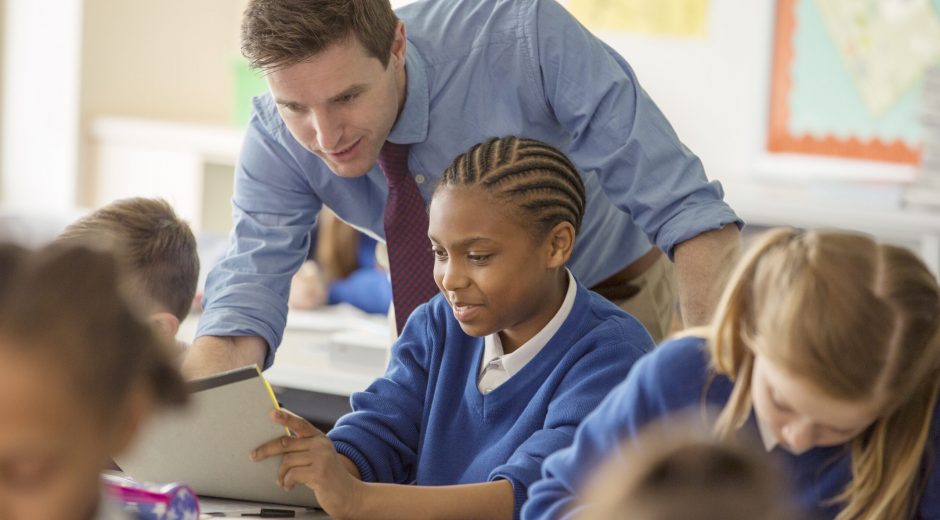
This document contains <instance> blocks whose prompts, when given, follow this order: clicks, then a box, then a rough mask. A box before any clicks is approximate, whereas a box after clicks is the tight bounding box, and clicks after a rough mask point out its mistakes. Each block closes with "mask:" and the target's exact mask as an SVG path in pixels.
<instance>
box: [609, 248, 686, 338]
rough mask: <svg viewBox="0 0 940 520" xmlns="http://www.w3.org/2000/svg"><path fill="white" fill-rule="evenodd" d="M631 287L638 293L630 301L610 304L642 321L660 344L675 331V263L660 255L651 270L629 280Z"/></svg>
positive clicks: (676, 290) (677, 289) (677, 300)
mask: <svg viewBox="0 0 940 520" xmlns="http://www.w3.org/2000/svg"><path fill="white" fill-rule="evenodd" d="M630 285H632V286H634V287H636V288H638V289H639V291H638V292H637V293H636V294H634V295H632V296H630V297H628V298H625V299H622V300H611V301H612V302H613V303H614V304H616V305H617V306H618V307H620V308H621V309H623V310H625V311H627V312H628V313H630V314H631V315H633V317H635V318H636V319H637V320H639V321H640V323H642V324H643V326H644V327H646V330H647V331H649V333H650V336H652V337H653V342H654V343H656V344H659V342H661V341H662V340H663V339H665V338H666V336H668V335H669V333H670V332H671V331H672V324H673V318H674V317H675V314H676V304H677V303H678V302H679V288H678V285H677V284H676V272H675V268H674V267H673V265H672V262H670V261H669V258H667V257H666V255H660V257H659V259H658V260H657V261H656V263H654V264H653V265H652V266H650V268H649V269H647V270H646V271H645V272H644V273H643V274H641V275H640V276H638V277H636V278H634V279H632V280H630Z"/></svg>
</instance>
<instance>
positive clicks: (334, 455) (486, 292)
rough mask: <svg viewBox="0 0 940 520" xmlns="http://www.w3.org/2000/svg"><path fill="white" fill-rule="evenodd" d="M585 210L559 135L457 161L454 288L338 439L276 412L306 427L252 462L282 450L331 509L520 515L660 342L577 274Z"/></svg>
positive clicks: (439, 199) (435, 202) (412, 334)
mask: <svg viewBox="0 0 940 520" xmlns="http://www.w3.org/2000/svg"><path fill="white" fill-rule="evenodd" d="M584 205H585V190H584V185H583V184H582V182H581V176H580V175H579V173H578V171H577V170H576V169H575V168H574V167H573V166H572V164H571V162H570V161H569V160H568V159H567V158H566V157H565V155H564V154H562V153H561V152H559V151H558V150H557V149H555V148H553V147H551V146H549V145H547V144H545V143H542V142H539V141H535V140H531V139H523V138H518V137H504V138H500V139H491V140H489V141H487V142H485V143H481V144H478V145H476V146H474V147H472V148H471V149H470V150H468V151H467V152H466V153H463V154H461V155H460V156H458V157H457V158H456V159H455V160H454V161H453V163H452V164H451V166H450V167H449V168H447V170H446V171H445V172H444V174H443V176H442V178H441V180H440V183H439V184H438V186H437V188H436V190H435V192H434V195H433V197H432V200H431V206H430V210H429V211H430V215H429V220H430V229H429V231H428V236H429V238H430V243H429V254H433V255H434V278H435V281H436V283H437V286H438V287H439V288H440V294H438V295H437V296H436V297H434V298H433V299H432V300H431V301H430V302H428V303H426V304H424V305H422V306H421V307H418V309H417V310H416V311H415V312H414V313H413V314H412V315H411V317H410V318H409V320H408V323H407V325H406V326H405V328H404V330H403V332H402V335H401V337H400V338H399V339H398V341H397V342H396V343H395V345H394V346H393V348H392V359H391V361H390V363H389V367H388V370H387V372H386V374H385V376H384V377H382V378H380V379H378V380H376V381H375V382H374V383H373V384H372V385H371V386H370V387H369V388H368V389H366V390H365V391H364V392H360V393H356V394H354V395H353V396H352V406H353V412H352V413H350V414H349V415H347V416H345V417H343V418H341V419H340V420H339V422H338V423H337V424H336V427H335V428H334V429H333V430H332V431H330V432H329V434H328V435H324V434H323V433H321V432H319V431H317V430H316V429H315V428H314V427H313V426H311V425H310V424H309V423H307V422H306V421H303V420H302V419H300V418H298V417H296V416H294V415H292V414H289V413H281V414H277V413H276V412H275V418H274V420H275V421H276V422H278V423H280V424H283V425H285V426H287V427H288V428H290V429H291V430H293V431H294V432H295V433H296V434H297V436H296V437H282V438H278V439H274V440H272V441H271V442H269V443H267V444H265V445H263V446H260V447H259V448H258V449H256V450H255V451H254V452H253V453H252V458H254V459H256V460H260V459H263V458H266V457H270V456H277V455H283V458H282V463H281V468H280V472H279V474H278V475H277V476H276V478H277V479H278V482H279V483H280V484H281V485H283V486H285V487H288V488H292V487H293V486H295V485H305V486H308V487H309V488H310V489H311V490H313V491H314V492H315V493H316V495H317V498H318V500H319V503H320V505H321V506H322V507H323V508H324V509H326V511H327V512H328V513H329V514H330V515H331V516H332V517H333V518H382V519H394V518H407V519H416V518H451V519H460V518H493V519H498V518H505V519H509V518H518V516H519V511H520V509H521V507H522V505H523V504H524V503H525V501H526V498H527V496H528V488H529V485H530V484H531V483H532V482H534V480H535V479H537V478H538V476H539V471H540V467H541V464H542V460H543V459H544V458H545V457H547V456H548V455H549V454H551V453H553V452H555V451H556V450H558V449H561V448H563V447H565V446H567V445H568V444H569V443H570V442H571V441H572V438H573V437H572V436H573V434H574V431H575V429H576V428H577V426H578V424H579V423H580V422H581V420H582V419H584V417H585V416H586V415H587V414H588V413H589V412H590V411H591V410H592V409H593V408H594V407H595V406H597V404H598V403H599V402H600V401H601V400H602V399H603V397H604V396H605V395H606V394H607V393H608V392H609V391H610V390H611V389H612V388H613V387H614V386H615V385H616V384H617V383H618V382H620V381H621V380H623V378H624V377H626V374H627V372H628V371H629V369H630V367H631V366H632V365H633V363H634V362H635V361H636V360H637V359H638V358H639V357H640V356H641V355H643V354H644V353H645V352H647V351H649V350H650V349H651V348H652V345H653V344H652V340H651V339H650V337H649V335H648V334H647V332H646V330H645V329H644V328H643V326H642V325H641V324H640V323H639V322H638V321H637V320H635V319H634V318H633V317H631V316H630V315H628V314H626V313H625V312H624V311H622V310H621V309H620V308H618V307H616V306H615V305H614V304H612V303H610V302H609V301H607V300H605V299H604V298H602V297H600V296H599V295H597V294H595V293H592V292H591V291H588V290H587V289H586V288H585V287H584V286H583V285H581V284H580V283H579V282H578V281H577V280H575V279H574V278H573V277H572V275H571V273H570V272H569V271H568V270H567V269H566V267H565V263H566V261H567V260H568V259H569V257H570V256H571V252H572V249H573V248H574V246H575V237H576V235H577V231H578V228H579V226H580V224H581V219H582V217H583V215H584ZM274 477H275V476H273V475H272V478H274Z"/></svg>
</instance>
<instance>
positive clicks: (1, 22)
mask: <svg viewBox="0 0 940 520" xmlns="http://www.w3.org/2000/svg"><path fill="white" fill-rule="evenodd" d="M5 12H6V0H0V28H3V27H6V18H5V17H4V13H5ZM3 32H5V31H0V33H3ZM4 40H5V38H4V37H3V34H0V107H3V83H4V81H3V73H2V71H3V59H4V57H5V55H6V50H5V46H4ZM0 157H3V118H2V117H0ZM2 179H3V161H0V187H2V186H3V182H2ZM0 200H3V190H2V189H0Z"/></svg>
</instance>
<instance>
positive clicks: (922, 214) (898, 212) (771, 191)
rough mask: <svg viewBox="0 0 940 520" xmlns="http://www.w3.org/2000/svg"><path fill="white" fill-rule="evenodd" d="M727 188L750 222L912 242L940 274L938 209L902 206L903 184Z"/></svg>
mask: <svg viewBox="0 0 940 520" xmlns="http://www.w3.org/2000/svg"><path fill="white" fill-rule="evenodd" d="M725 189H726V194H725V200H727V201H728V204H730V205H731V207H732V208H734V210H735V211H736V212H737V213H738V215H739V216H740V217H741V218H742V219H744V222H745V223H747V224H754V225H758V226H793V227H800V228H806V229H813V228H838V229H846V230H854V231H861V232H864V233H869V234H871V235H873V236H875V237H877V238H879V239H881V240H886V241H888V242H892V243H898V244H901V245H905V246H908V247H910V248H911V249H913V250H914V251H915V252H917V253H918V254H919V255H920V257H921V259H923V261H924V263H925V264H927V267H928V268H930V270H931V271H933V273H934V274H935V275H938V274H940V213H936V212H929V211H924V210H911V209H903V208H900V207H898V206H897V203H899V199H900V189H901V188H900V187H899V186H892V185H888V184H884V185H877V184H871V185H864V184H862V185H852V184H842V185H839V184H838V183H834V182H830V183H821V182H820V183H815V184H810V183H804V184H799V183H791V184H784V183H777V184H769V183H748V182H736V183H731V182H729V183H726V184H725ZM895 199H897V200H895Z"/></svg>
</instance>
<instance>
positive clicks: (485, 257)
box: [467, 254, 493, 264]
mask: <svg viewBox="0 0 940 520" xmlns="http://www.w3.org/2000/svg"><path fill="white" fill-rule="evenodd" d="M491 256H493V255H473V254H470V255H467V258H468V259H469V260H470V261H471V262H473V263H477V264H479V263H483V262H486V261H487V260H489V259H490V257H491Z"/></svg>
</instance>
